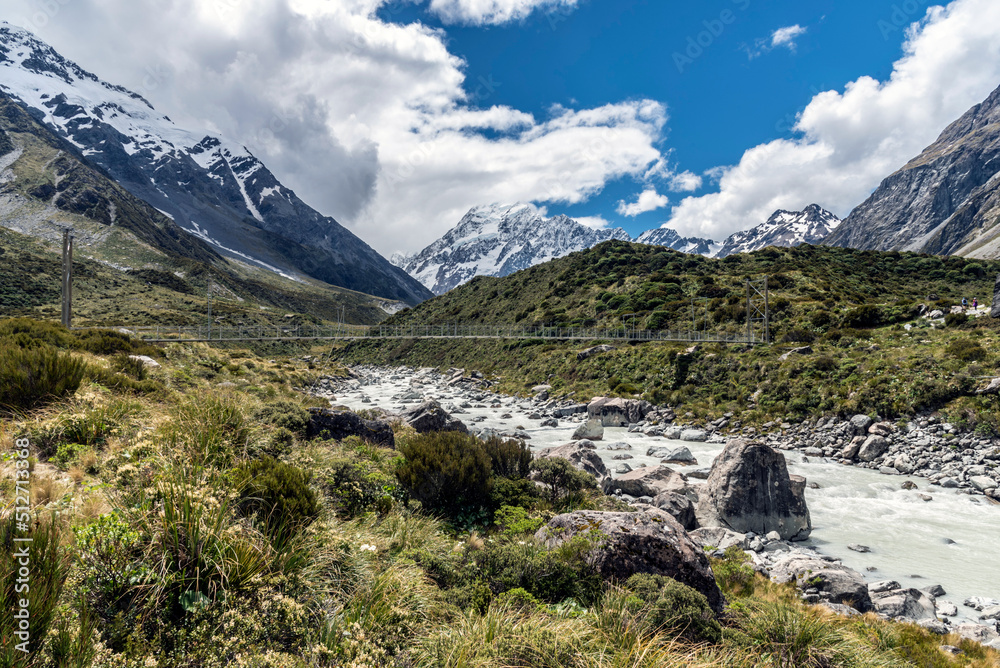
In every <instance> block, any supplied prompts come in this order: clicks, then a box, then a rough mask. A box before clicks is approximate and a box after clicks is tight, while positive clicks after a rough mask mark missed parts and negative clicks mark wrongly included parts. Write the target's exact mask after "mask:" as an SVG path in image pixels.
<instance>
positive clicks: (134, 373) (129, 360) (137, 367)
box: [112, 353, 148, 380]
mask: <svg viewBox="0 0 1000 668" xmlns="http://www.w3.org/2000/svg"><path fill="white" fill-rule="evenodd" d="M112 368H113V369H114V370H115V371H118V372H119V373H123V374H125V375H126V376H129V377H131V378H134V379H135V380H146V376H147V375H148V374H147V371H146V365H145V363H144V362H143V361H142V360H140V359H136V358H135V356H133V355H129V354H128V353H118V354H117V355H115V358H114V360H112Z"/></svg>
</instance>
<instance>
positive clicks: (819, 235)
mask: <svg viewBox="0 0 1000 668" xmlns="http://www.w3.org/2000/svg"><path fill="white" fill-rule="evenodd" d="M838 225H840V219H839V218H837V216H835V215H834V214H832V213H830V212H829V211H827V210H826V209H824V208H823V207H821V206H819V205H818V204H810V205H809V206H807V207H806V208H805V209H803V210H802V211H781V210H779V211H775V212H774V213H773V214H772V215H771V217H770V218H768V219H767V222H765V223H761V224H760V225H758V226H756V227H751V228H750V229H749V230H743V231H742V232H737V233H735V234H732V235H730V237H729V238H728V239H726V240H725V241H724V242H723V243H722V247H721V248H720V249H719V251H718V252H717V253H716V254H715V257H726V256H727V255H733V254H734V253H749V252H751V251H755V250H759V249H761V248H766V247H767V246H784V247H786V248H788V247H792V246H798V245H800V244H816V243H819V242H820V241H822V240H823V239H824V238H825V237H826V236H827V235H828V234H830V232H832V231H833V230H835V229H836V228H837V226H838Z"/></svg>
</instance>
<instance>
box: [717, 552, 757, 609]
mask: <svg viewBox="0 0 1000 668" xmlns="http://www.w3.org/2000/svg"><path fill="white" fill-rule="evenodd" d="M712 573H714V574H715V581H716V582H717V583H718V585H719V588H720V589H721V590H722V593H724V594H725V595H727V596H750V595H751V594H753V592H754V585H755V582H756V580H757V575H756V572H755V571H754V569H753V566H752V565H751V562H750V557H749V555H747V553H746V552H744V551H743V550H741V549H740V548H739V547H738V546H736V545H733V546H731V547H728V548H726V551H725V553H724V554H723V556H722V558H721V559H713V560H712Z"/></svg>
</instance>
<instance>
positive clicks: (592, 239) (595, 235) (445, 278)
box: [393, 204, 630, 295]
mask: <svg viewBox="0 0 1000 668" xmlns="http://www.w3.org/2000/svg"><path fill="white" fill-rule="evenodd" d="M609 239H618V240H622V241H628V240H630V237H629V235H628V233H627V232H625V230H622V229H620V228H615V229H613V230H595V229H591V228H589V227H586V226H585V225H581V224H580V223H578V222H576V221H575V220H573V219H572V218H568V217H567V216H561V215H560V216H554V217H552V218H545V217H544V216H542V215H541V213H540V212H539V210H538V209H537V208H536V207H534V206H532V205H531V204H514V205H501V204H493V205H490V206H480V207H475V208H473V209H472V210H470V211H469V212H468V213H467V214H465V216H464V217H463V218H462V220H461V221H460V222H459V223H458V225H456V226H455V227H454V228H452V229H451V230H449V231H448V233H447V234H445V235H444V236H443V237H441V238H440V239H438V240H437V241H435V242H434V243H432V244H431V245H430V246H428V247H427V248H425V249H423V250H422V251H420V252H419V253H417V254H415V255H410V256H401V255H396V256H394V257H393V261H394V262H396V263H397V265H398V266H399V267H402V268H403V269H404V270H405V271H406V272H408V273H409V274H410V275H411V276H414V277H415V278H416V279H417V280H419V281H420V282H421V283H423V284H424V285H425V286H427V287H428V288H429V289H430V290H431V291H433V292H434V293H435V294H438V295H440V294H444V293H445V292H448V291H449V290H451V289H452V288H454V287H456V286H458V285H461V284H462V283H465V282H466V281H469V280H471V279H472V278H473V277H475V276H507V275H509V274H512V273H514V272H515V271H520V270H521V269H526V268H528V267H531V266H534V265H536V264H541V263H542V262H546V261H548V260H552V259H554V258H558V257H563V256H564V255H568V254H569V253H572V252H573V251H578V250H583V249H585V248H590V247H592V246H595V245H597V244H599V243H601V242H602V241H607V240H609Z"/></svg>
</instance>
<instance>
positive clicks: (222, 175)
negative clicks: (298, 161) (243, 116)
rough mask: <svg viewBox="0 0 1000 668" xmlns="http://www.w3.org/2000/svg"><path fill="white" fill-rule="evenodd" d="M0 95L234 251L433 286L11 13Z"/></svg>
mask: <svg viewBox="0 0 1000 668" xmlns="http://www.w3.org/2000/svg"><path fill="white" fill-rule="evenodd" d="M0 95H5V96H7V97H10V98H11V99H12V100H14V101H15V102H17V103H19V104H20V105H21V106H22V107H24V108H25V109H27V110H29V112H30V113H31V115H32V116H34V117H35V118H36V119H37V120H39V121H40V122H42V123H44V124H45V125H46V126H47V127H48V128H49V129H51V130H53V131H54V132H55V133H56V134H57V135H59V136H60V137H62V138H63V139H65V140H67V141H68V142H70V143H71V144H73V145H74V146H75V147H76V148H78V149H79V150H80V152H81V153H82V154H83V155H84V156H86V157H87V158H88V159H89V160H90V161H91V162H94V163H96V164H98V165H100V166H101V167H102V168H104V169H105V170H106V171H107V172H108V173H110V174H111V175H112V176H113V177H114V178H115V180H116V181H118V182H119V183H120V184H121V185H122V186H124V187H125V188H126V189H128V190H129V191H130V192H131V193H132V194H133V195H135V196H137V197H139V198H140V199H143V200H145V201H146V202H147V203H149V204H150V205H152V206H153V207H155V208H156V209H159V210H160V211H161V212H163V213H164V214H165V215H167V216H169V217H170V218H172V219H173V220H174V221H175V222H176V223H177V224H178V225H179V226H180V227H181V228H183V229H184V230H185V231H187V232H189V233H190V234H193V235H195V236H197V237H199V238H201V239H202V240H204V241H206V242H208V243H209V244H211V245H212V246H214V247H215V248H216V249H217V250H218V251H219V252H220V253H222V254H223V255H226V256H228V257H230V258H233V259H238V260H240V261H243V262H249V263H251V264H255V265H257V266H259V267H262V268H264V269H268V270H270V271H274V272H277V273H280V274H283V275H285V276H289V277H293V278H299V277H301V276H303V275H309V276H312V277H314V278H317V279H319V280H322V281H326V282H328V283H331V284H333V285H338V286H341V287H345V288H349V289H352V290H358V291H360V292H366V293H368V294H373V295H376V296H379V297H385V298H390V299H399V300H402V301H405V302H407V303H409V304H416V303H418V302H420V301H422V300H423V299H426V298H428V297H429V296H430V293H429V292H428V291H427V290H426V289H425V288H423V286H421V285H419V284H418V283H417V282H416V281H415V280H413V279H412V278H411V277H409V276H407V275H406V273H405V272H403V271H401V270H400V269H398V268H397V267H394V266H392V265H391V264H389V262H388V261H386V260H385V259H384V258H383V257H381V256H380V255H379V254H378V253H376V252H375V251H374V250H372V249H371V248H370V247H369V246H368V245H367V244H365V243H364V242H363V241H361V240H360V239H358V238H357V237H355V236H354V235H353V234H351V233H350V232H348V231H347V230H346V229H344V228H343V227H342V226H341V225H340V224H339V223H338V222H337V221H336V220H334V219H333V218H329V217H326V216H323V215H322V214H320V213H319V212H317V211H315V210H314V209H312V208H311V207H309V206H308V205H307V204H305V203H304V202H302V201H301V200H300V199H298V198H297V197H296V196H295V193H294V192H292V191H291V190H290V189H288V188H286V187H285V186H283V185H282V184H281V183H280V182H279V181H278V180H277V178H276V177H275V176H274V175H273V174H271V172H270V171H269V170H268V169H267V168H266V167H265V166H264V164H263V163H262V162H261V161H260V160H258V159H257V158H256V157H254V155H253V154H252V153H251V152H250V151H249V150H247V148H246V147H244V146H243V145H242V144H238V143H235V142H231V141H229V140H227V139H226V138H225V137H221V136H215V135H209V134H205V133H193V132H189V131H188V130H186V129H184V128H181V127H179V126H178V125H176V124H175V123H174V122H173V121H172V120H170V118H168V117H167V116H165V115H162V114H159V113H157V112H156V110H155V109H154V108H153V106H152V105H151V104H150V103H149V102H148V101H147V100H146V99H145V98H143V97H142V96H141V95H139V94H137V93H134V92H132V91H129V90H127V89H125V88H123V87H121V86H115V85H113V84H110V83H107V82H105V81H102V80H101V79H99V78H98V77H97V76H96V75H94V74H91V73H90V72H87V71H86V70H84V69H83V68H81V67H79V66H78V65H76V64H75V63H73V62H71V61H69V60H67V59H65V58H63V57H62V56H61V55H60V54H59V53H57V52H56V51H55V49H53V48H52V47H50V46H49V45H47V44H45V43H44V42H42V41H41V40H39V39H37V38H36V37H35V36H34V35H32V34H31V33H30V32H28V31H26V30H23V29H21V28H17V27H15V26H12V25H10V24H9V23H5V24H0Z"/></svg>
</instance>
